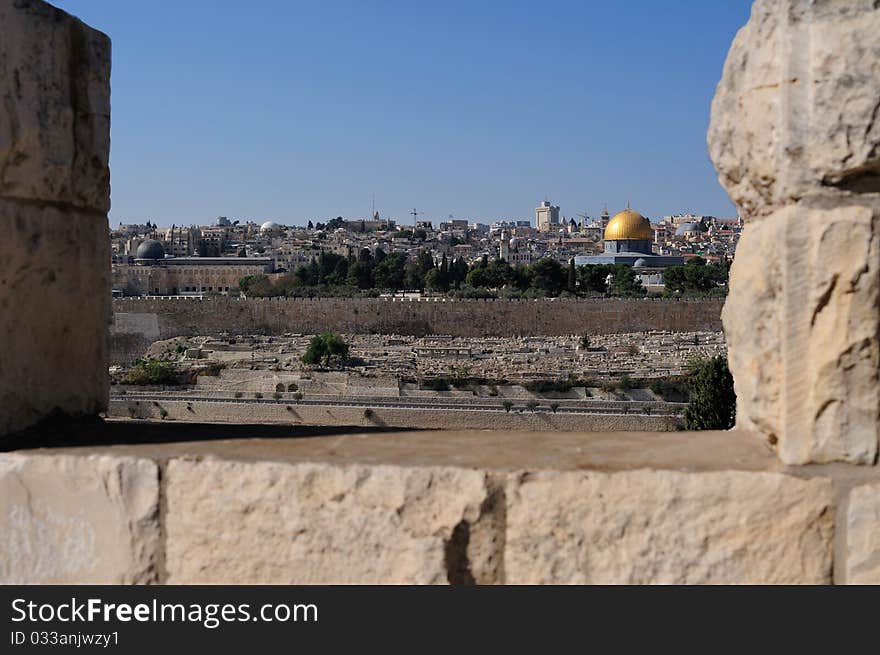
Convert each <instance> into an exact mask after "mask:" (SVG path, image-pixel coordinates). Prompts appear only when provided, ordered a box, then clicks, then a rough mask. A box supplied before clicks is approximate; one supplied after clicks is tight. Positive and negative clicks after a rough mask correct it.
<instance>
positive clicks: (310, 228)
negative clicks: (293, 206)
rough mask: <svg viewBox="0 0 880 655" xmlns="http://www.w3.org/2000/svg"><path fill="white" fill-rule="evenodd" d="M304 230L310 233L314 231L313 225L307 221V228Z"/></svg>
mask: <svg viewBox="0 0 880 655" xmlns="http://www.w3.org/2000/svg"><path fill="white" fill-rule="evenodd" d="M306 229H307V230H308V231H309V232H311V231H312V230H314V229H315V224H314V223H312V222H311V221H309V224H308V227H306Z"/></svg>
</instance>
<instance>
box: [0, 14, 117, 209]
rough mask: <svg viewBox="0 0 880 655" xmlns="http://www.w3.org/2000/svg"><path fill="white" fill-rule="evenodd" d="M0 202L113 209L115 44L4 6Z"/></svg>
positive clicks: (77, 24)
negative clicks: (112, 72) (112, 66)
mask: <svg viewBox="0 0 880 655" xmlns="http://www.w3.org/2000/svg"><path fill="white" fill-rule="evenodd" d="M0 29H2V35H0V98H2V99H3V102H2V103H0V198H19V199H23V200H42V201H48V202H54V203H60V204H64V205H72V206H74V207H77V208H81V209H90V210H94V211H97V212H101V213H106V212H107V211H108V210H109V209H110V168H109V157H110V39H109V38H108V37H107V36H106V35H104V34H102V33H101V32H98V31H97V30H94V29H92V28H90V27H88V26H87V25H85V24H84V23H82V22H81V21H79V20H77V19H75V18H73V17H72V16H70V15H68V14H66V13H64V12H63V11H60V10H58V9H56V8H55V7H52V6H51V5H48V4H46V3H45V2H41V1H39V0H0Z"/></svg>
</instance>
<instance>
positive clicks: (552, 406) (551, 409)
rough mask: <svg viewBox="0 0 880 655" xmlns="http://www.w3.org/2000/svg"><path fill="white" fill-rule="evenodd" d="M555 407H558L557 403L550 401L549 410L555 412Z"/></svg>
mask: <svg viewBox="0 0 880 655" xmlns="http://www.w3.org/2000/svg"><path fill="white" fill-rule="evenodd" d="M557 409H559V403H550V411H551V412H553V413H554V414H555V413H556V410H557Z"/></svg>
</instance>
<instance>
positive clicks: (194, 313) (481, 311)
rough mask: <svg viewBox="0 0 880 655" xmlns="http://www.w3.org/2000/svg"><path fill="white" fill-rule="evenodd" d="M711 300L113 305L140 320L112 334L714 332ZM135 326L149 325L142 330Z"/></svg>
mask: <svg viewBox="0 0 880 655" xmlns="http://www.w3.org/2000/svg"><path fill="white" fill-rule="evenodd" d="M721 305H722V303H721V302H720V301H718V300H696V301H682V300H653V299H647V298H638V299H624V298H585V299H581V300H569V299H564V298H541V299H538V300H451V299H447V300H445V301H442V302H411V301H408V300H398V301H392V300H389V299H385V298H248V299H246V300H242V299H237V298H206V299H204V300H190V299H175V298H170V297H169V298H165V299H158V298H149V299H148V298H143V299H138V298H116V299H114V300H113V313H114V315H119V314H129V315H141V317H142V318H140V319H139V320H138V321H137V322H135V321H125V322H123V323H120V325H119V328H118V329H117V334H123V333H132V334H137V335H144V334H146V333H147V332H152V325H151V324H152V321H156V323H157V324H158V326H159V338H160V339H171V338H174V337H179V336H182V335H188V336H197V335H209V334H214V335H219V334H222V333H226V334H284V333H287V332H301V333H303V334H320V333H321V332H326V331H327V330H333V331H334V332H340V333H348V334H407V335H416V336H423V335H426V334H445V335H454V336H462V337H472V336H502V337H517V336H533V335H566V336H568V335H572V334H578V335H580V334H583V333H584V332H589V333H590V334H620V333H626V332H647V331H649V330H666V331H670V332H695V331H714V330H720V329H721ZM141 326H149V327H147V328H146V330H145V329H144V327H141Z"/></svg>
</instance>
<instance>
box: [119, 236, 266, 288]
mask: <svg viewBox="0 0 880 655" xmlns="http://www.w3.org/2000/svg"><path fill="white" fill-rule="evenodd" d="M134 261H135V263H134V264H114V265H113V267H112V288H113V291H114V293H116V294H117V295H126V296H177V295H183V294H195V293H222V294H227V293H229V292H230V291H232V292H235V291H236V290H237V289H238V281H239V280H240V279H241V278H243V277H245V276H247V275H260V274H265V273H271V272H273V271H274V266H273V260H272V258H271V257H260V258H257V257H165V255H164V252H163V249H162V246H161V244H160V243H159V242H157V241H153V240H147V241H144V242H143V243H142V244H141V245H140V246H139V247H138V251H137V257H136V258H135V260H134Z"/></svg>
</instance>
